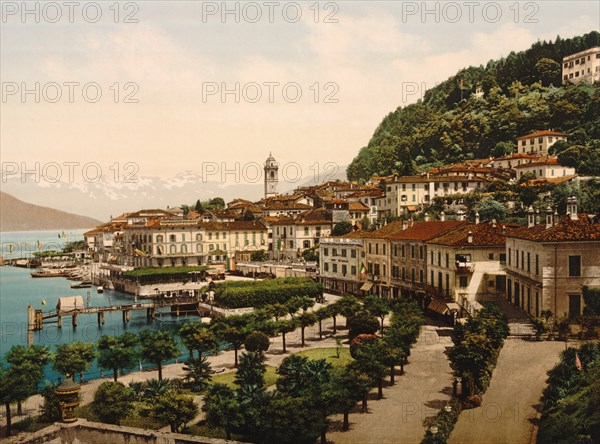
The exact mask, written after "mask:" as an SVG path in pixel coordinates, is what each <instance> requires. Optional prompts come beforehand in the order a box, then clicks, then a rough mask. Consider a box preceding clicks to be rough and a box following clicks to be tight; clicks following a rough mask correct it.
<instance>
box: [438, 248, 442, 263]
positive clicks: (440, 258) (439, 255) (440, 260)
mask: <svg viewBox="0 0 600 444" xmlns="http://www.w3.org/2000/svg"><path fill="white" fill-rule="evenodd" d="M437 263H438V265H442V253H441V252H439V251H438V261H437Z"/></svg>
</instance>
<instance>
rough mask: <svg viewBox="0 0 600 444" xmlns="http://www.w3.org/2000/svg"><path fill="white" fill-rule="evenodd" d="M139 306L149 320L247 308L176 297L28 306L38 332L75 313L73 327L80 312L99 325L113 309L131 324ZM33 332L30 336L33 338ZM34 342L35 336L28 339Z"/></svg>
mask: <svg viewBox="0 0 600 444" xmlns="http://www.w3.org/2000/svg"><path fill="white" fill-rule="evenodd" d="M165 307H170V308H171V311H170V313H169V312H166V313H165V312H163V313H158V312H157V310H158V309H160V308H165ZM137 310H146V318H147V319H148V320H152V319H155V318H156V316H157V315H158V314H167V315H168V314H171V315H172V316H180V315H185V314H194V315H198V316H200V317H203V316H205V317H211V318H215V317H224V316H228V315H231V314H239V313H242V312H244V311H245V310H240V309H237V310H227V309H223V308H220V307H215V306H212V305H210V304H206V303H204V302H202V301H200V300H199V299H198V298H193V297H192V298H189V297H188V298H173V299H161V300H156V301H151V302H142V303H133V304H122V305H113V306H108V307H85V306H84V305H83V304H81V308H79V307H77V306H76V307H68V308H64V309H61V308H60V306H57V309H56V310H52V311H47V312H44V311H42V310H41V309H35V308H34V307H33V305H31V304H30V305H29V306H28V307H27V324H28V331H29V332H34V331H39V330H42V329H43V328H44V324H48V323H54V322H56V326H57V327H58V328H62V326H63V318H64V317H69V316H70V317H71V324H72V326H73V328H75V327H77V324H78V321H79V316H80V315H90V314H92V315H93V314H95V315H96V317H97V320H98V325H99V326H102V325H103V324H104V315H105V314H106V313H109V312H115V311H120V312H121V313H122V315H123V323H124V324H127V323H128V322H129V321H130V320H131V312H132V311H137ZM32 336H33V335H31V334H29V335H28V337H29V338H32ZM28 342H31V339H30V340H29V341H28Z"/></svg>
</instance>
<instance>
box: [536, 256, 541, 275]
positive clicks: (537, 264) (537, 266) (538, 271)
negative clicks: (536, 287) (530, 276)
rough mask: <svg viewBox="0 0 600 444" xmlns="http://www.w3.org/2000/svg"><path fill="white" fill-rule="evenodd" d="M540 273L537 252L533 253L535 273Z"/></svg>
mask: <svg viewBox="0 0 600 444" xmlns="http://www.w3.org/2000/svg"><path fill="white" fill-rule="evenodd" d="M539 274H540V256H539V254H536V255H535V275H536V276H538V275H539Z"/></svg>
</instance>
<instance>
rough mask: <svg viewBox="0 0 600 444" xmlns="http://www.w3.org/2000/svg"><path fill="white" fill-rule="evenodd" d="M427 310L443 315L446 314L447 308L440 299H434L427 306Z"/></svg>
mask: <svg viewBox="0 0 600 444" xmlns="http://www.w3.org/2000/svg"><path fill="white" fill-rule="evenodd" d="M427 309H428V310H431V311H435V312H436V313H439V314H442V315H445V314H447V313H448V306H447V305H446V303H445V302H444V301H442V300H440V299H434V300H433V301H431V303H430V304H429V306H428V307H427Z"/></svg>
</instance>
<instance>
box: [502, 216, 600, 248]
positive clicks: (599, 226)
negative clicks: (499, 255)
mask: <svg viewBox="0 0 600 444" xmlns="http://www.w3.org/2000/svg"><path fill="white" fill-rule="evenodd" d="M595 218H596V223H594V220H593V217H591V216H588V215H586V214H580V215H579V216H578V218H577V220H571V218H570V217H568V216H567V217H563V218H561V219H560V220H559V222H558V224H556V225H554V226H552V227H550V228H546V224H545V223H542V224H538V225H535V226H533V227H531V228H528V227H521V228H519V229H516V230H513V231H511V233H510V234H509V235H508V236H507V237H515V238H518V239H526V240H531V241H536V242H568V241H590V240H600V216H599V215H596V216H595Z"/></svg>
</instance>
